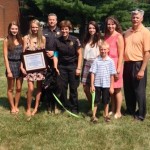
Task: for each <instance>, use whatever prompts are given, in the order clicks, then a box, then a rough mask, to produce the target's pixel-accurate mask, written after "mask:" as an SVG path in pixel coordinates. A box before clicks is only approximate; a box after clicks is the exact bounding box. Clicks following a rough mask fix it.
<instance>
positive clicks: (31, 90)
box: [26, 81, 34, 116]
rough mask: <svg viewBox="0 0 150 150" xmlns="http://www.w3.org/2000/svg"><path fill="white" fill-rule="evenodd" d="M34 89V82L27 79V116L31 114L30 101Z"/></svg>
mask: <svg viewBox="0 0 150 150" xmlns="http://www.w3.org/2000/svg"><path fill="white" fill-rule="evenodd" d="M33 91H34V82H33V81H28V92H27V112H26V114H27V115H28V116H30V115H31V102H32V95H33Z"/></svg>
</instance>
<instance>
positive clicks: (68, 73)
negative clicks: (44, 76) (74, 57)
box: [58, 65, 79, 112]
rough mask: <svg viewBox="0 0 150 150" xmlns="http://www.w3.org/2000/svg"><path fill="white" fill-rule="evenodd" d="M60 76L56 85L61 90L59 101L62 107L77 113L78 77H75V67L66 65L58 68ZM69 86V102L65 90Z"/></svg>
mask: <svg viewBox="0 0 150 150" xmlns="http://www.w3.org/2000/svg"><path fill="white" fill-rule="evenodd" d="M59 72H60V76H58V84H59V87H60V90H61V96H60V100H61V101H62V103H63V105H64V106H65V107H67V108H69V109H70V110H71V111H76V112H78V92H77V88H78V86H79V76H76V66H72V65H67V66H59ZM68 86H69V92H70V93H69V100H70V101H69V102H68V100H67V90H68Z"/></svg>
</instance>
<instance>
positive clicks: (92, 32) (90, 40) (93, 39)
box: [81, 21, 100, 105]
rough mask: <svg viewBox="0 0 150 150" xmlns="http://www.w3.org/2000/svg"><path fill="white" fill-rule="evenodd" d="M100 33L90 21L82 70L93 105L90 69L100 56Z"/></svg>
mask: <svg viewBox="0 0 150 150" xmlns="http://www.w3.org/2000/svg"><path fill="white" fill-rule="evenodd" d="M99 43H100V31H99V27H98V24H97V23H96V22H95V21H90V22H89V24H88V27H87V32H86V35H85V38H84V54H83V57H84V62H83V69H82V80H81V82H82V84H83V89H84V92H85V95H86V97H87V99H88V101H89V104H90V105H91V99H92V98H91V93H90V72H89V69H90V67H91V64H92V63H93V61H94V59H95V58H96V57H97V56H98V55H99V46H98V44H99Z"/></svg>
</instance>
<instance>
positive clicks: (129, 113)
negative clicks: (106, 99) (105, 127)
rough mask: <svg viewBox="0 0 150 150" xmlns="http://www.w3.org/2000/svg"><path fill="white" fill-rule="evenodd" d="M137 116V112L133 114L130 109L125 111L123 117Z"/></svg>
mask: <svg viewBox="0 0 150 150" xmlns="http://www.w3.org/2000/svg"><path fill="white" fill-rule="evenodd" d="M134 114H135V112H131V111H129V110H128V109H127V110H125V112H124V113H123V115H124V116H128V115H129V116H133V115H134Z"/></svg>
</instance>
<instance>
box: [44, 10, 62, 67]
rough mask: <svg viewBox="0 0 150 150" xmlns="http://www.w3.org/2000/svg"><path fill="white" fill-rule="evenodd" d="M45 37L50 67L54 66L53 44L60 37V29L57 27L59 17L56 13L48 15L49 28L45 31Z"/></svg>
mask: <svg viewBox="0 0 150 150" xmlns="http://www.w3.org/2000/svg"><path fill="white" fill-rule="evenodd" d="M43 35H44V36H45V38H46V52H47V56H48V58H49V59H48V62H49V65H50V66H52V63H53V61H52V57H53V51H52V49H53V44H54V41H55V39H56V38H58V37H60V29H59V28H58V27H57V16H56V14H54V13H50V14H49V15H48V26H47V27H46V28H45V29H43Z"/></svg>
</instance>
